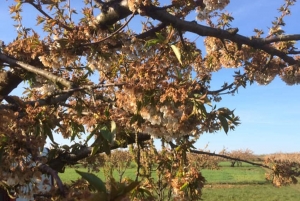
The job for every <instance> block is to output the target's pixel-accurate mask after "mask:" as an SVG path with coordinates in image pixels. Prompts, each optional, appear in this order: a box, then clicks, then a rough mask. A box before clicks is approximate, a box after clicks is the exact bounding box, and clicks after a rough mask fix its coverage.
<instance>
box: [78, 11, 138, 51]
mask: <svg viewBox="0 0 300 201" xmlns="http://www.w3.org/2000/svg"><path fill="white" fill-rule="evenodd" d="M134 15H135V13H132V15H131V16H130V18H129V19H128V20H127V21H126V22H125V23H124V24H123V25H122V26H121V27H120V28H118V29H117V30H116V31H115V32H113V33H112V34H110V35H109V36H107V37H105V38H103V39H101V40H99V41H97V42H93V43H85V44H82V45H81V46H90V45H96V44H99V43H102V42H103V41H105V40H107V39H109V38H111V37H113V36H114V35H116V34H117V33H119V32H120V31H121V30H122V29H123V28H124V27H125V26H127V24H128V23H129V22H130V21H131V20H132V18H133V17H134Z"/></svg>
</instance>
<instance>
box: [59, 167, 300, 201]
mask: <svg viewBox="0 0 300 201" xmlns="http://www.w3.org/2000/svg"><path fill="white" fill-rule="evenodd" d="M220 166H221V167H220V169H219V170H207V169H203V170H201V172H202V174H203V176H204V177H205V178H206V180H207V182H206V185H205V188H204V189H203V197H202V198H203V200H204V201H235V200H245V201H261V200H262V201H298V200H300V184H297V185H290V186H285V187H280V188H277V187H274V186H273V185H272V184H271V183H269V182H267V181H266V180H265V177H264V175H265V170H264V169H263V168H260V167H256V166H252V165H247V164H243V166H242V167H230V164H229V163H228V162H225V163H220ZM78 170H80V171H86V169H84V168H78ZM135 172H136V169H134V168H131V169H128V170H127V171H126V173H125V176H126V177H129V178H131V179H134V178H135ZM97 175H98V176H99V177H100V178H102V179H104V175H103V172H102V171H100V172H99V173H97ZM60 176H61V178H62V180H63V181H64V182H67V183H68V182H70V181H71V180H76V179H77V178H79V175H78V174H77V173H76V172H75V170H74V168H66V171H65V173H64V174H60ZM114 177H115V178H119V176H118V174H117V172H114Z"/></svg>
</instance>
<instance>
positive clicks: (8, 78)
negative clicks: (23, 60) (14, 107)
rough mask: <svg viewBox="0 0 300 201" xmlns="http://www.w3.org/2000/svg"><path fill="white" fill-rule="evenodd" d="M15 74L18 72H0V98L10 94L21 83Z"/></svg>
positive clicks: (20, 79)
mask: <svg viewBox="0 0 300 201" xmlns="http://www.w3.org/2000/svg"><path fill="white" fill-rule="evenodd" d="M17 72H19V70H17V71H2V72H0V97H1V96H7V95H8V94H10V92H12V90H14V89H15V88H16V87H17V86H18V85H19V84H20V83H21V82H22V81H23V79H22V78H21V77H20V76H19V74H18V73H17ZM0 101H1V100H0Z"/></svg>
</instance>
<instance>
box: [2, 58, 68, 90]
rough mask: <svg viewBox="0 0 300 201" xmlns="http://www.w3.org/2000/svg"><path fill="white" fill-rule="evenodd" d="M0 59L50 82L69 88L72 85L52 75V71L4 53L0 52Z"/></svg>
mask: <svg viewBox="0 0 300 201" xmlns="http://www.w3.org/2000/svg"><path fill="white" fill-rule="evenodd" d="M0 60H2V61H3V62H6V63H8V64H10V65H12V66H19V67H21V68H23V69H25V70H27V71H29V72H32V73H35V74H37V75H41V76H43V77H45V78H47V79H49V80H51V81H52V82H54V83H57V82H59V83H61V84H62V85H64V86H65V87H67V88H71V87H72V85H73V84H72V82H69V81H67V80H65V79H63V78H61V77H58V76H56V75H53V74H52V73H50V72H48V71H46V70H43V69H39V68H37V67H35V66H32V65H30V64H27V63H24V62H22V61H18V60H15V59H12V58H10V57H8V56H6V55H5V54H2V53H0Z"/></svg>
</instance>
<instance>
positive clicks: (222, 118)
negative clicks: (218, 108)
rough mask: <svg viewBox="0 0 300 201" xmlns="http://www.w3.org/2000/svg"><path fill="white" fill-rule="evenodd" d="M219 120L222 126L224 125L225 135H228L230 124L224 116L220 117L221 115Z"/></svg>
mask: <svg viewBox="0 0 300 201" xmlns="http://www.w3.org/2000/svg"><path fill="white" fill-rule="evenodd" d="M218 118H219V120H220V122H221V125H222V127H223V129H224V131H225V133H226V134H227V132H228V122H227V120H226V118H225V117H224V116H223V115H220V114H219V116H218Z"/></svg>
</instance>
